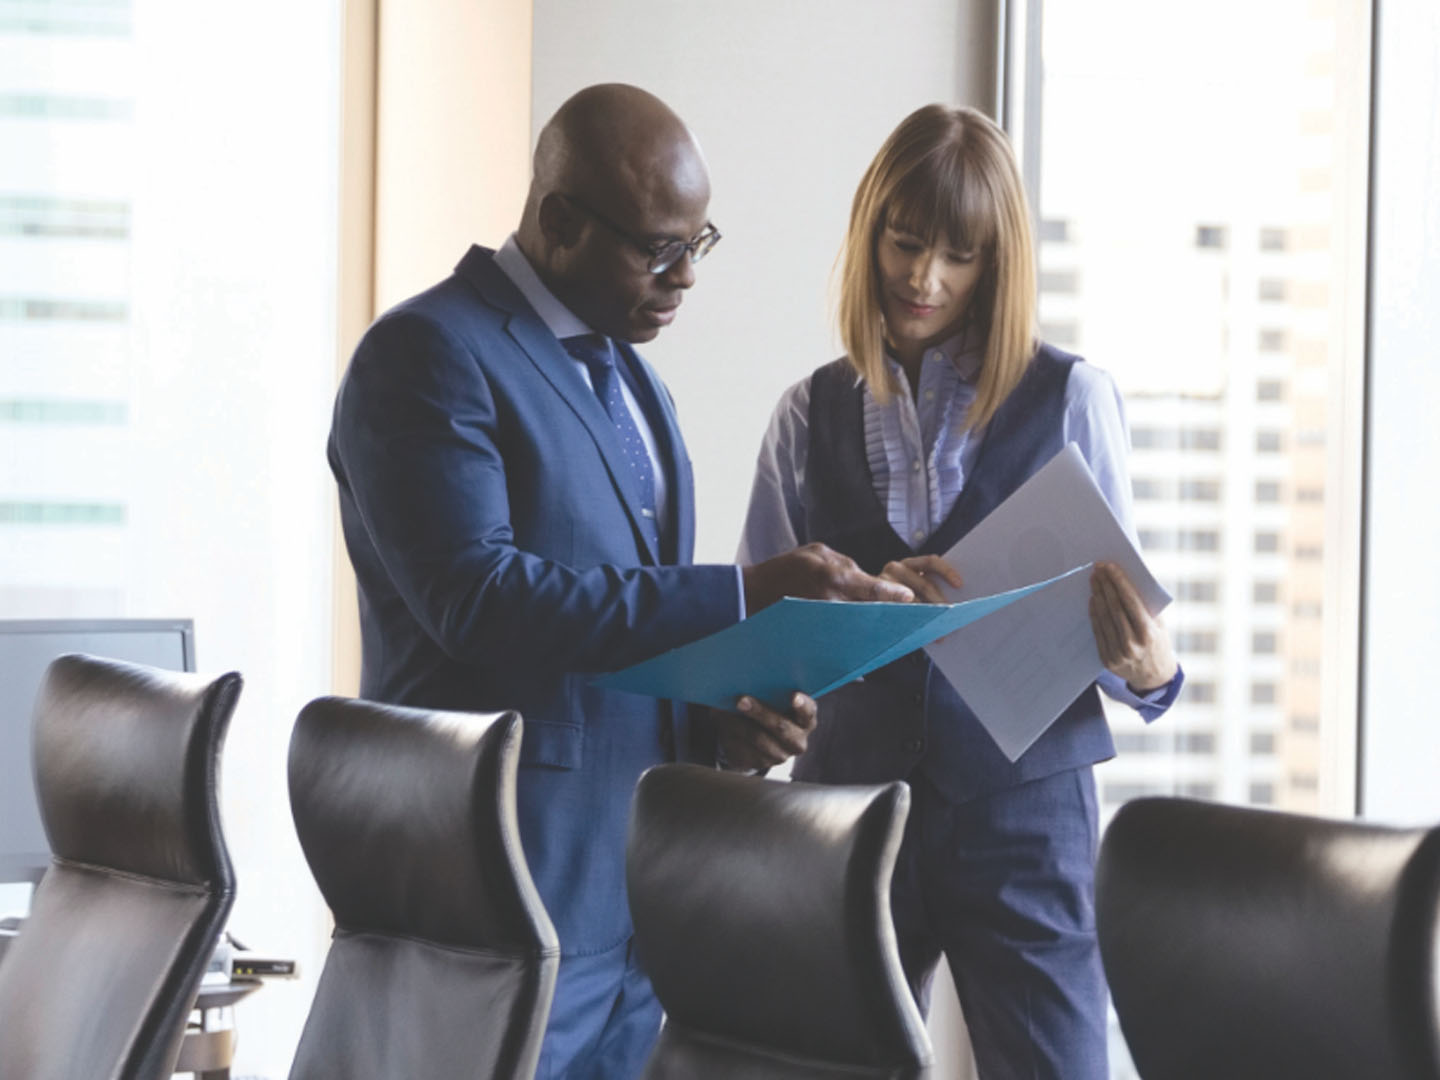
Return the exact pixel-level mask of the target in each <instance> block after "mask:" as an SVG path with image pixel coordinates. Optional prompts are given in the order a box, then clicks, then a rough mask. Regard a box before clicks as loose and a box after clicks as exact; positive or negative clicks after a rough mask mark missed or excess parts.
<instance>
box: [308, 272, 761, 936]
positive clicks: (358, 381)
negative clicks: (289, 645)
mask: <svg viewBox="0 0 1440 1080" xmlns="http://www.w3.org/2000/svg"><path fill="white" fill-rule="evenodd" d="M621 352H622V354H623V355H624V359H625V360H626V361H628V362H629V363H630V365H631V372H632V375H633V376H634V384H635V386H636V387H637V389H638V390H639V394H638V395H637V397H638V399H639V400H640V402H641V404H642V407H643V408H645V410H646V413H647V418H648V419H649V422H650V426H651V428H652V429H653V430H654V432H655V434H656V437H657V440H658V443H659V448H660V455H661V457H662V458H663V459H664V466H665V468H666V470H667V476H668V479H669V490H670V493H671V496H670V504H671V512H670V514H671V520H670V521H669V522H668V523H666V526H667V528H666V535H667V541H668V542H667V545H666V546H667V547H668V548H669V549H670V551H669V555H670V557H669V558H665V557H664V555H665V553H662V552H659V551H655V550H652V548H651V547H650V545H649V543H648V542H647V540H646V539H645V538H644V535H643V534H642V532H641V530H640V529H639V528H637V522H638V520H639V513H640V508H639V503H638V500H637V498H636V497H635V494H634V479H633V471H632V470H631V467H630V466H629V465H628V464H627V462H626V460H625V457H624V455H623V452H622V449H621V446H620V442H619V438H618V436H617V434H616V430H615V427H614V425H613V423H612V422H611V421H610V419H609V417H608V416H607V415H606V413H605V410H604V408H603V406H602V405H601V403H600V401H599V399H598V398H597V397H596V396H595V394H594V392H593V391H592V390H591V389H590V388H589V386H587V385H586V383H585V381H584V379H583V378H582V377H581V375H580V372H579V371H578V369H577V367H576V365H575V363H574V361H573V360H571V358H570V357H569V356H568V355H567V354H566V352H565V351H564V349H563V348H562V347H561V345H560V344H559V342H558V341H557V340H556V338H555V336H554V335H553V334H552V333H551V332H550V331H549V329H547V327H546V326H545V324H544V322H542V321H541V319H540V318H539V316H537V315H536V314H535V312H534V311H533V310H532V309H531V308H530V306H529V305H528V304H527V303H526V301H525V300H524V299H523V297H522V296H521V294H520V292H519V290H518V289H516V288H515V286H514V285H513V284H512V283H511V281H510V279H509V278H508V277H506V276H505V274H504V273H503V272H502V271H501V270H500V269H499V268H498V267H497V266H496V265H495V262H494V258H493V252H491V251H488V250H486V249H483V248H479V247H473V248H471V249H470V251H469V252H468V253H467V254H466V255H465V257H464V258H463V259H462V260H461V262H460V264H459V266H458V267H456V271H455V273H454V274H453V275H452V276H451V277H449V278H447V279H446V280H445V281H443V282H441V283H440V284H439V285H436V286H435V287H433V288H431V289H429V290H427V291H425V292H423V293H421V294H420V295H419V296H416V297H414V298H413V299H411V300H407V301H405V302H404V303H402V304H400V305H398V306H397V307H395V308H393V309H391V310H390V311H388V312H387V313H386V314H384V315H383V316H381V317H380V319H379V320H377V321H376V323H375V324H374V325H373V326H372V327H371V328H370V329H369V330H368V331H367V332H366V334H365V337H364V338H363V340H362V341H361V342H360V345H359V347H358V348H357V349H356V351H355V355H354V358H353V359H352V360H351V362H350V367H349V369H348V370H347V372H346V374H345V376H344V379H343V380H342V381H341V384H340V389H339V393H338V396H337V398H336V403H335V415H334V424H333V427H332V430H331V436H330V443H329V458H330V465H331V468H332V470H333V471H334V473H335V478H336V480H337V481H338V483H339V487H340V512H341V521H342V525H343V528H344V532H345V541H346V545H347V547H348V548H349V552H350V558H351V561H352V562H353V564H354V566H355V572H356V576H357V578H358V582H359V593H360V619H361V636H362V642H363V666H362V675H361V695H362V696H363V697H365V698H368V699H371V700H376V701H384V702H393V703H396V704H404V705H413V706H419V707H425V708H440V709H459V710H477V711H479V710H496V709H518V710H519V711H520V713H521V715H522V716H523V717H524V721H525V728H524V738H523V744H522V751H521V768H520V783H519V818H520V832H521V837H522V840H523V843H524V845H525V855H526V857H527V859H528V860H529V863H530V868H531V871H532V873H533V874H534V877H535V881H536V885H537V886H538V887H539V890H540V895H541V897H542V898H543V899H544V901H545V905H546V907H547V908H548V910H549V912H550V915H551V917H552V919H553V920H554V922H555V925H556V929H557V931H558V932H559V935H560V942H561V947H562V950H563V951H564V952H565V953H569V954H574V953H588V952H598V951H601V950H603V949H606V948H610V947H613V946H614V945H616V944H618V943H619V942H621V941H623V940H624V939H625V938H626V937H627V936H628V935H629V933H630V923H629V914H628V911H627V909H626V902H625V891H624V844H625V828H626V821H627V815H628V811H629V804H630V796H631V792H632V790H633V788H634V785H635V781H636V779H637V778H638V777H639V775H640V773H641V772H642V771H643V770H644V769H646V768H647V767H649V766H650V765H653V764H655V763H656V762H659V761H661V760H664V759H665V758H666V757H668V756H670V753H671V748H672V747H673V745H674V742H675V741H678V742H679V744H680V747H681V751H682V756H683V751H684V749H685V744H686V742H687V740H686V738H685V737H684V735H683V733H682V734H680V735H679V736H678V737H677V736H676V735H675V734H674V733H673V732H672V730H671V724H672V721H675V718H674V717H672V712H674V710H672V708H671V707H670V705H669V704H668V703H664V702H657V701H655V700H653V699H650V698H644V697H637V696H634V695H629V694H620V693H613V692H606V691H603V690H598V689H595V688H593V687H591V686H589V685H587V676H588V675H590V674H592V673H595V672H602V671H609V670H613V669H616V668H619V667H623V666H625V665H626V664H629V663H632V662H634V661H636V660H639V659H642V658H644V657H647V656H650V655H653V654H655V653H658V652H661V651H664V650H665V649H668V648H673V647H674V646H676V645H680V644H683V643H684V642H687V641H690V640H693V639H695V638H698V637H701V636H703V635H705V634H708V633H711V632H713V631H715V630H718V629H721V628H722V627H724V626H727V625H729V624H731V623H733V622H735V621H736V620H737V618H739V614H740V597H739V588H740V586H739V581H738V575H737V574H736V572H735V568H734V567H733V566H690V565H687V564H689V562H690V559H691V555H692V551H693V546H694V492H693V488H692V477H691V469H690V461H689V458H688V457H687V456H686V453H685V446H684V443H683V442H682V440H681V437H680V430H679V428H678V426H677V425H676V421H675V414H674V409H673V407H672V404H671V401H670V397H669V394H668V392H667V391H666V390H665V388H664V386H663V385H662V384H661V382H660V381H659V379H658V378H657V377H656V375H655V373H654V372H653V371H652V370H651V369H650V368H649V366H648V365H646V364H645V363H644V362H643V361H642V360H641V359H640V358H639V357H638V356H636V355H635V353H634V352H633V350H631V349H630V348H629V347H628V346H625V345H623V344H622V345H621ZM675 722H678V721H675ZM672 740H673V741H672Z"/></svg>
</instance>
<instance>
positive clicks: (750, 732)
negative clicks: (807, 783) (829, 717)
mask: <svg viewBox="0 0 1440 1080" xmlns="http://www.w3.org/2000/svg"><path fill="white" fill-rule="evenodd" d="M790 705H791V714H790V715H789V716H786V715H784V714H783V713H778V712H776V711H775V710H774V709H771V708H768V707H766V706H765V705H764V704H762V703H761V702H759V701H757V700H756V699H755V698H753V697H750V696H748V695H747V696H745V697H742V698H741V699H740V700H739V702H738V703H737V704H736V709H737V710H738V712H719V711H717V712H716V714H715V716H716V726H717V729H718V730H717V733H716V734H717V735H718V737H719V741H720V760H721V761H723V762H724V763H725V767H726V768H727V769H768V768H771V767H772V766H775V765H780V764H782V763H784V762H786V761H788V760H789V759H790V758H792V757H794V756H795V755H796V754H803V753H804V752H805V746H806V743H807V741H808V739H809V738H810V732H812V731H814V730H815V715H816V710H815V699H814V698H811V697H807V696H806V695H805V694H798V693H797V694H795V695H794V696H793V697H792V698H791V699H790Z"/></svg>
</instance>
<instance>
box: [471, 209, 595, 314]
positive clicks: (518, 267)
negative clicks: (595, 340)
mask: <svg viewBox="0 0 1440 1080" xmlns="http://www.w3.org/2000/svg"><path fill="white" fill-rule="evenodd" d="M495 265H496V266H498V267H499V268H500V269H501V270H502V271H504V273H505V276H506V277H508V278H509V279H510V280H511V281H512V282H513V283H514V285H515V287H516V288H517V289H519V290H520V295H521V296H523V297H525V300H526V302H528V303H529V305H530V306H531V307H532V308H534V309H535V314H536V315H539V316H540V320H541V322H543V323H544V324H545V325H546V326H547V327H548V328H549V330H550V332H551V333H552V334H554V335H555V336H556V337H557V338H561V339H564V338H567V337H575V336H576V335H578V334H592V333H594V331H593V330H591V329H590V327H589V326H587V325H586V324H585V321H584V320H583V319H581V318H580V317H579V316H578V315H576V314H575V313H574V312H573V311H571V310H570V309H569V308H567V307H566V306H565V305H564V304H562V303H561V302H560V301H559V300H558V299H557V298H556V296H555V294H554V293H552V292H551V291H550V290H549V289H548V288H547V287H546V285H545V283H544V282H543V281H541V280H540V275H539V274H537V273H536V272H535V268H534V267H533V266H531V265H530V260H529V259H527V258H526V257H525V253H524V252H523V251H521V250H520V243H519V241H518V240H516V239H515V234H514V233H511V234H510V235H509V236H508V237H506V238H505V243H503V244H501V245H500V249H499V250H498V251H496V252H495Z"/></svg>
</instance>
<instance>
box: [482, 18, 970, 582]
mask: <svg viewBox="0 0 1440 1080" xmlns="http://www.w3.org/2000/svg"><path fill="white" fill-rule="evenodd" d="M534 7H535V28H534V88H535V92H534V100H533V103H532V110H531V111H532V116H533V118H534V123H533V126H534V132H535V133H538V131H539V128H540V126H541V125H543V124H544V122H545V120H546V119H548V118H549V116H550V115H551V114H552V113H553V112H554V111H555V108H556V107H557V106H558V105H559V104H560V103H561V102H562V101H563V100H564V99H565V98H567V97H568V96H569V95H570V94H572V93H573V92H574V91H576V90H578V89H580V88H581V87H583V86H587V85H589V84H591V83H596V82H606V81H616V82H629V83H634V84H636V85H639V86H641V87H644V88H645V89H647V90H650V91H652V92H653V93H655V94H658V95H659V96H660V97H661V98H663V99H664V100H665V101H666V102H668V103H669V104H670V105H671V106H672V107H673V108H674V109H675V110H676V111H677V112H678V113H679V114H680V115H681V116H682V117H684V119H685V120H686V122H687V123H689V125H690V126H691V128H692V129H693V130H694V132H695V134H696V135H697V136H698V138H699V140H700V145H701V146H702V148H703V149H704V151H705V155H706V158H707V159H708V161H709V164H710V172H711V178H712V184H713V191H714V194H713V198H712V202H711V216H712V217H713V219H714V221H715V223H716V224H717V225H718V226H719V228H720V231H721V232H722V233H723V234H724V240H723V241H722V242H721V243H720V246H719V247H717V248H716V249H715V251H714V252H713V253H712V254H711V256H710V258H709V259H708V260H707V261H706V262H704V263H702V264H701V265H700V267H699V268H698V271H697V272H698V275H699V280H698V282H697V284H696V286H695V288H694V289H693V290H692V291H691V295H690V296H689V297H687V298H686V301H685V306H684V307H683V308H682V309H681V312H680V317H679V318H678V319H677V320H676V322H675V325H674V326H673V327H671V328H670V329H668V330H667V331H665V333H663V334H662V335H661V336H660V338H659V339H658V340H657V341H656V342H655V343H654V344H652V345H649V346H647V347H646V349H645V355H646V356H647V358H648V359H650V360H651V361H652V362H654V363H655V364H656V366H657V367H658V368H659V369H660V372H661V375H662V376H663V377H664V378H665V380H666V382H667V383H668V384H669V386H670V389H671V392H672V393H673V394H674V395H675V398H676V402H677V404H678V406H679V410H680V419H681V425H682V427H683V429H684V431H685V437H686V441H687V443H688V444H689V448H690V454H691V457H692V458H693V459H694V463H695V474H696V487H697V491H698V500H697V504H698V519H699V520H698V528H699V533H698V542H697V550H696V558H697V559H699V560H701V561H729V560H731V559H733V558H734V555H735V547H736V544H737V542H738V540H739V535H740V525H741V521H742V519H743V517H744V513H745V507H746V504H747V502H748V500H749V492H750V478H751V474H752V472H753V468H754V462H755V453H756V451H757V450H758V449H759V445H760V436H761V434H762V433H763V431H764V428H765V424H766V422H767V421H768V419H769V416H770V411H771V409H772V408H773V407H774V405H775V402H776V400H777V399H778V397H779V395H780V392H781V391H782V390H783V389H784V388H785V387H786V386H788V385H790V384H791V383H793V382H795V381H796V380H798V379H800V378H802V377H803V376H805V375H807V374H808V373H809V372H810V371H811V370H812V369H814V368H815V367H817V366H818V365H820V364H822V363H824V362H826V361H828V360H831V359H833V358H834V357H835V356H837V355H839V350H838V348H837V346H836V342H835V338H834V336H833V334H832V332H831V326H832V321H831V318H830V309H829V306H828V285H829V280H830V271H831V267H832V265H833V263H834V261H835V256H836V253H837V252H838V251H839V249H840V241H841V237H842V234H843V232H844V228H845V223H846V220H847V219H848V216H849V209H850V199H851V196H852V195H853V194H854V191H855V185H856V184H857V183H858V182H859V180H860V174H861V173H862V172H863V171H864V169H865V166H866V165H867V164H868V163H869V161H870V158H871V157H872V156H873V155H874V153H875V151H876V150H878V149H879V147H880V143H881V142H882V141H883V140H884V138H885V136H886V135H888V134H889V132H890V130H891V129H892V128H894V126H895V125H896V124H897V123H899V122H900V120H901V118H902V117H904V116H905V115H906V114H907V113H909V112H910V111H911V110H913V109H915V108H917V107H918V106H920V105H924V104H926V103H928V102H932V101H958V102H964V103H968V104H977V105H982V106H988V105H989V103H990V100H991V97H992V91H991V88H990V87H991V85H992V83H993V61H992V60H991V59H990V57H991V55H992V53H991V51H990V50H992V49H993V36H990V35H993V30H992V29H990V26H991V24H990V23H989V22H988V21H987V20H988V19H990V18H992V17H993V16H992V15H991V14H990V13H989V8H990V5H986V4H979V3H965V2H961V3H956V2H955V0H905V2H896V3H884V4H880V3H874V2H872V0H727V2H725V3H723V4H714V3H704V2H701V0H679V2H676V0H607V2H606V3H604V4H594V3H587V2H586V0H535V5H534ZM982 9H983V10H982ZM494 239H497V240H498V239H500V237H496V238H494Z"/></svg>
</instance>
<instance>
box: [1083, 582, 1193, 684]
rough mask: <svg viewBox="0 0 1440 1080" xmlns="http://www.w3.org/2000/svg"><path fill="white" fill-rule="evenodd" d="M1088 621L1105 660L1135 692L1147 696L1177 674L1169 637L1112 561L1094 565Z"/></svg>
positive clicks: (1102, 659) (1101, 655)
mask: <svg viewBox="0 0 1440 1080" xmlns="http://www.w3.org/2000/svg"><path fill="white" fill-rule="evenodd" d="M1090 625H1091V626H1092V627H1093V628H1094V630H1095V644H1096V645H1098V646H1099V648H1100V659H1101V661H1103V662H1104V664H1105V667H1106V668H1108V669H1109V670H1110V671H1113V672H1114V673H1115V674H1116V675H1119V676H1120V677H1121V678H1122V679H1124V680H1125V682H1126V685H1128V686H1129V687H1130V689H1131V691H1133V692H1134V693H1136V694H1141V695H1144V694H1148V693H1150V692H1151V691H1152V690H1158V689H1159V688H1160V687H1162V686H1164V685H1165V684H1166V683H1168V682H1169V681H1170V680H1171V679H1173V678H1174V677H1175V672H1176V670H1177V668H1178V665H1177V664H1176V663H1175V653H1174V651H1173V650H1172V649H1171V648H1170V635H1169V634H1167V633H1166V632H1165V627H1164V626H1162V625H1161V624H1160V623H1159V622H1158V621H1156V620H1155V619H1154V618H1153V617H1152V616H1151V615H1150V613H1149V612H1148V611H1146V610H1145V605H1144V603H1142V602H1141V600H1140V594H1139V593H1137V592H1136V591H1135V586H1134V585H1132V584H1130V579H1129V578H1127V577H1126V576H1125V571H1123V570H1121V569H1120V567H1118V566H1116V565H1115V564H1114V563H1108V562H1100V563H1096V564H1095V569H1094V571H1093V572H1092V573H1091V575H1090Z"/></svg>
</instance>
